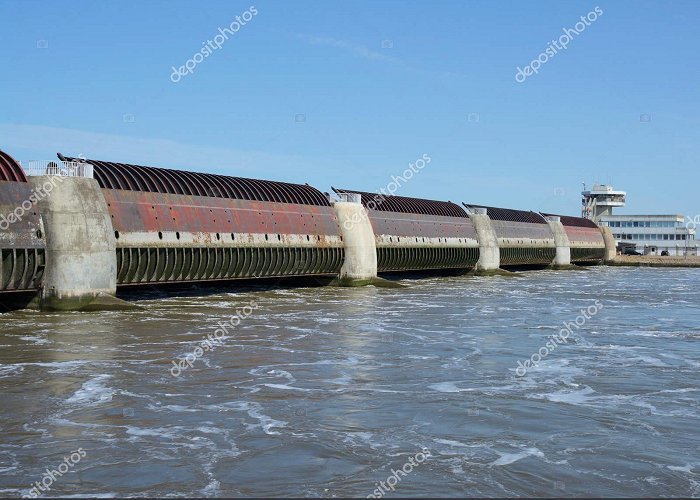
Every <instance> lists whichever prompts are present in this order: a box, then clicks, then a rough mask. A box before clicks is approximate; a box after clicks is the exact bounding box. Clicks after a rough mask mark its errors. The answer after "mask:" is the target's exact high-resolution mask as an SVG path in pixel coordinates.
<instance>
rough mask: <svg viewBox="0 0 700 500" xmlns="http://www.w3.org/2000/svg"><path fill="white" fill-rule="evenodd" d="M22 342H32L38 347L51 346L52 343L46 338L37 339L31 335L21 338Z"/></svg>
mask: <svg viewBox="0 0 700 500" xmlns="http://www.w3.org/2000/svg"><path fill="white" fill-rule="evenodd" d="M19 339H20V340H25V341H27V342H31V343H33V344H37V345H42V344H50V343H51V341H50V340H49V339H47V338H46V337H35V336H31V335H24V336H22V337H20V338H19Z"/></svg>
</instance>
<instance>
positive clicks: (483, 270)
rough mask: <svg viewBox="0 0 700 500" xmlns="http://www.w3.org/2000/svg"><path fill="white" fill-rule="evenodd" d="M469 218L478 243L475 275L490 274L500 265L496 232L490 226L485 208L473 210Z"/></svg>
mask: <svg viewBox="0 0 700 500" xmlns="http://www.w3.org/2000/svg"><path fill="white" fill-rule="evenodd" d="M469 218H470V219H471V221H472V223H473V224H474V228H475V229H476V235H477V239H478V241H479V260H478V261H477V263H476V269H475V272H476V274H492V273H495V272H497V271H498V270H499V268H500V265H501V251H500V248H499V245H498V237H497V236H496V231H495V229H494V228H493V225H492V224H491V219H490V218H489V216H488V213H487V210H486V209H485V208H473V209H471V213H470V214H469Z"/></svg>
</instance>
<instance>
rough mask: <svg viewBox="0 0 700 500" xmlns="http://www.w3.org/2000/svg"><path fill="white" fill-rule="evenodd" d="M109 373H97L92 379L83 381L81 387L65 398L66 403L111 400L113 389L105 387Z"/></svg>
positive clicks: (95, 402) (97, 402) (98, 402)
mask: <svg viewBox="0 0 700 500" xmlns="http://www.w3.org/2000/svg"><path fill="white" fill-rule="evenodd" d="M111 377H112V376H111V375H98V376H96V377H95V378H93V379H90V380H88V381H87V382H85V383H83V385H82V387H81V388H80V389H78V390H77V391H75V394H73V395H72V396H71V397H69V398H68V399H66V403H67V404H87V403H92V404H101V403H107V402H109V401H112V396H114V389H112V388H111V387H107V386H106V385H105V382H106V381H107V380H108V379H110V378H111Z"/></svg>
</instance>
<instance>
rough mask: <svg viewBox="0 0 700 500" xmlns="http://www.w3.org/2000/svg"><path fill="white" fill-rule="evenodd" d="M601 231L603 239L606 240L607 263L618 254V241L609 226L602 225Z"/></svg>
mask: <svg viewBox="0 0 700 500" xmlns="http://www.w3.org/2000/svg"><path fill="white" fill-rule="evenodd" d="M600 232H601V233H603V241H605V259H604V260H605V263H606V264H608V263H611V262H612V261H614V260H615V256H616V255H617V243H615V237H614V236H613V234H612V231H611V230H610V228H609V227H606V226H600Z"/></svg>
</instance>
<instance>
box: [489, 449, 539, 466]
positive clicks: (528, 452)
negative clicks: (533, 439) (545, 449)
mask: <svg viewBox="0 0 700 500" xmlns="http://www.w3.org/2000/svg"><path fill="white" fill-rule="evenodd" d="M496 453H498V454H499V455H500V456H501V457H500V458H499V459H498V460H496V461H494V462H491V463H490V464H489V465H509V464H512V463H515V462H517V461H518V460H522V459H524V458H527V457H538V458H544V453H542V452H541V451H540V450H539V449H538V448H534V447H532V448H525V449H524V450H523V451H521V452H518V453H501V452H500V451H496Z"/></svg>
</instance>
